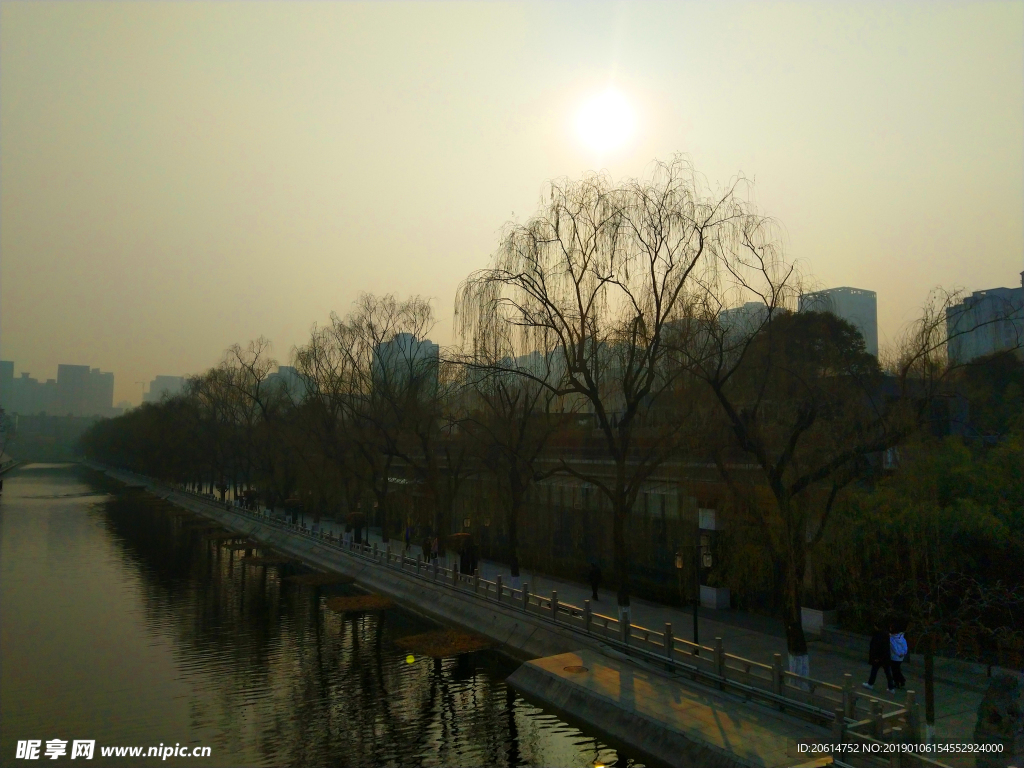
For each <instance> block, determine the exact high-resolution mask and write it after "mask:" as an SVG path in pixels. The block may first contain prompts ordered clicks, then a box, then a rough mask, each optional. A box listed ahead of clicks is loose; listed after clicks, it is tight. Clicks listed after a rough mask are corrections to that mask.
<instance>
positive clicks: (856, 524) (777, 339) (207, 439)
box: [82, 158, 1024, 671]
mask: <svg viewBox="0 0 1024 768" xmlns="http://www.w3.org/2000/svg"><path fill="white" fill-rule="evenodd" d="M745 186H746V183H745V182H744V181H743V180H742V179H740V180H738V181H737V182H735V183H734V184H732V185H731V186H729V187H727V188H726V189H724V190H720V191H712V190H711V189H710V188H709V187H708V185H707V183H706V182H705V181H704V180H703V179H702V177H700V176H699V175H698V174H697V173H696V172H695V171H694V170H693V169H692V168H691V167H690V165H689V164H688V163H687V162H686V161H685V160H684V159H682V158H676V159H675V160H673V161H672V162H670V163H667V164H658V165H656V166H655V167H654V168H653V170H652V172H651V173H650V174H648V175H647V176H646V177H644V178H642V179H639V180H634V181H630V182H627V183H623V184H614V183H612V182H611V181H610V180H609V179H608V178H607V177H606V176H603V175H588V176H586V177H584V178H583V179H582V180H579V181H567V180H562V181H556V182H552V183H551V184H550V186H549V188H548V190H547V194H546V195H545V198H546V202H545V203H544V204H543V205H542V207H541V209H540V210H539V211H538V213H537V214H536V215H535V216H534V217H533V218H531V219H530V220H529V221H528V222H527V223H525V224H510V225H508V226H507V227H506V229H505V230H504V231H503V233H502V235H501V240H500V243H499V246H498V248H497V250H496V251H495V254H494V255H493V257H492V259H491V262H490V264H489V265H488V266H487V267H486V268H485V269H483V270H480V271H478V272H475V273H473V274H472V275H470V276H469V277H468V278H467V279H466V281H465V282H464V283H463V284H462V286H461V287H460V290H459V293H458V296H457V300H456V307H455V316H456V327H457V331H458V334H457V335H458V345H457V346H456V347H453V348H451V349H445V350H442V351H441V353H440V354H437V355H431V354H429V350H426V351H425V349H424V347H423V346H422V344H420V342H421V341H422V340H423V339H424V338H425V337H426V336H427V334H428V333H429V332H430V330H431V328H432V325H433V314H432V308H431V306H430V305H429V303H428V302H427V301H425V300H423V299H421V298H419V297H413V298H409V299H405V300H401V299H398V298H396V297H394V296H391V295H386V296H370V295H364V296H363V297H361V298H360V299H359V301H358V302H357V303H356V305H355V307H354V308H353V310H352V311H351V312H350V313H349V314H348V315H346V316H345V317H339V316H336V315H332V316H331V318H330V321H329V322H328V323H326V324H324V325H322V326H319V325H318V326H315V327H314V328H313V329H312V331H311V334H310V338H309V340H308V341H307V342H306V343H305V344H304V345H302V346H301V347H299V348H297V349H295V350H294V352H293V360H292V362H293V365H294V367H295V370H296V372H297V373H296V376H295V377H294V379H286V378H283V377H281V376H279V375H274V374H273V371H274V369H275V367H276V366H277V364H276V361H274V360H273V359H272V358H271V357H270V354H269V344H268V343H267V341H266V340H265V339H258V340H256V341H254V342H252V343H250V344H249V345H248V346H246V347H241V346H237V345H236V346H234V347H231V348H230V349H229V350H228V351H227V352H226V353H225V356H224V358H223V360H222V361H221V363H220V364H219V365H218V366H216V367H214V368H211V369H210V370H209V371H207V372H206V373H204V374H201V375H198V376H195V377H193V378H191V379H190V380H189V382H188V385H187V387H186V389H185V391H184V392H183V393H182V394H181V395H179V396H176V397H173V398H169V399H166V400H164V401H162V402H160V403H157V404H145V405H143V406H142V407H140V408H137V409H134V410H132V411H130V412H129V413H126V414H125V415H123V416H121V417H118V418H116V419H110V420H105V421H103V422H101V423H99V424H97V425H96V426H95V427H94V428H93V429H92V430H90V432H89V433H88V434H87V435H86V436H85V437H84V438H83V442H82V444H83V449H84V451H85V453H86V454H87V455H88V456H90V457H91V458H94V459H97V460H100V461H103V462H106V463H110V464H114V465H118V466H123V467H127V468H130V469H133V470H135V471H139V472H143V473H145V474H148V475H152V476H156V477H160V478H163V479H166V480H168V481H172V482H177V483H186V484H191V485H193V486H195V487H200V488H203V489H205V490H206V491H207V492H211V493H220V494H222V495H226V494H227V493H228V492H231V493H232V494H233V495H234V496H235V498H245V497H246V494H247V493H248V494H249V498H252V497H253V496H254V495H258V498H259V499H260V500H261V502H262V503H263V504H265V505H267V506H277V505H282V504H284V503H285V502H286V501H287V500H290V499H295V500H298V501H300V502H301V503H302V504H303V505H304V507H305V508H307V509H309V510H311V511H313V512H314V514H317V515H320V514H330V515H332V516H335V517H341V518H343V519H346V520H349V521H351V522H353V523H355V524H363V522H364V521H365V520H367V519H368V517H369V514H370V510H371V509H376V510H377V519H378V520H379V521H380V524H381V528H382V533H383V535H384V537H385V538H387V537H390V536H396V535H399V534H400V532H401V531H402V529H403V527H404V526H405V525H406V523H407V522H408V521H407V520H406V519H402V518H401V517H400V515H399V513H398V512H397V511H396V506H395V505H394V504H393V503H392V498H393V496H394V494H395V490H396V489H395V487H394V486H395V484H396V482H397V483H415V484H416V487H417V488H418V489H419V497H420V498H421V500H423V501H422V505H421V507H420V508H419V510H418V511H417V515H418V520H417V523H418V524H419V525H421V526H425V527H428V528H429V529H430V530H432V531H433V532H436V533H440V534H442V535H446V534H449V533H451V532H453V531H455V530H456V529H457V528H458V524H457V521H456V520H455V517H454V515H455V509H456V502H457V501H458V500H459V499H460V494H462V493H464V488H465V486H466V483H467V481H468V480H469V479H471V478H479V477H487V478H488V479H489V482H491V483H492V484H493V485H494V486H495V487H496V488H498V489H499V493H498V494H497V499H498V500H499V502H500V504H501V506H502V509H501V513H502V517H503V518H504V522H505V525H504V529H505V530H506V531H507V532H508V546H507V552H506V555H505V556H506V557H507V559H508V562H509V564H510V565H511V567H512V571H513V575H514V576H517V575H518V568H519V561H520V559H521V558H522V557H523V556H524V553H523V552H522V551H521V550H520V545H519V539H520V536H519V534H518V526H519V524H520V521H521V520H522V519H523V514H522V513H523V508H524V504H526V500H527V498H528V496H529V493H530V491H531V488H533V487H534V486H535V485H536V484H537V483H541V482H544V481H546V480H548V479H550V478H554V477H566V478H573V479H574V480H575V481H578V482H580V483H584V484H586V486H587V487H589V488H593V489H594V490H595V492H596V493H597V494H599V495H600V497H601V498H602V499H603V507H602V508H603V509H606V510H607V515H608V522H609V525H610V528H611V531H612V542H613V563H614V574H613V577H614V583H615V588H616V590H617V602H618V606H619V611H620V615H621V616H628V615H629V606H630V598H631V595H632V594H633V592H634V587H633V584H632V579H633V574H634V570H635V569H634V567H633V565H632V562H631V555H630V552H631V546H630V544H631V539H630V537H631V527H632V526H631V520H633V519H634V516H635V515H636V513H637V505H638V503H639V501H638V500H639V499H640V498H641V494H642V493H643V492H644V489H645V488H646V487H648V484H649V483H650V481H651V479H652V478H653V477H655V476H661V475H663V474H664V473H665V472H666V471H668V468H669V467H674V468H680V467H681V468H682V469H673V470H672V471H674V472H680V473H683V474H685V472H686V471H688V470H686V469H685V468H686V467H688V466H692V467H712V468H713V472H714V474H715V476H716V477H717V482H718V483H719V484H720V485H721V486H722V487H723V488H725V489H727V496H728V499H727V500H724V501H722V503H723V504H726V505H728V506H729V507H730V509H731V511H732V513H733V515H734V518H735V519H736V520H738V521H742V522H743V525H737V526H736V527H735V529H733V530H731V531H729V532H727V533H726V534H725V538H724V544H725V545H727V546H725V547H724V550H723V552H724V554H723V558H722V562H721V564H720V565H719V566H718V567H716V571H715V578H716V579H719V580H721V581H724V582H726V583H730V584H732V585H734V588H735V591H736V592H737V593H738V599H739V600H740V601H741V602H742V601H744V600H746V601H747V602H746V606H747V607H750V608H754V609H757V608H760V609H762V610H764V609H767V608H770V609H772V610H774V611H776V612H777V613H778V615H779V616H780V617H781V618H782V619H783V621H784V623H785V626H786V631H787V642H788V647H789V652H790V664H791V668H793V669H794V670H802V671H806V668H807V644H806V638H805V636H804V632H803V629H802V620H801V609H802V607H803V606H804V605H806V604H807V602H808V601H811V602H812V603H825V602H830V603H832V604H833V605H841V606H843V607H844V608H845V609H846V615H847V617H848V619H849V620H850V621H852V622H854V623H855V624H856V623H858V622H864V621H867V620H868V619H869V616H870V614H871V613H872V611H876V610H881V609H882V608H881V606H882V602H881V601H879V600H878V599H876V598H877V597H878V595H880V594H881V595H886V596H894V595H896V594H897V593H899V592H900V590H901V586H900V585H902V584H905V583H912V584H918V585H922V589H925V588H926V587H927V586H928V585H934V584H936V583H938V582H937V578H938V575H939V574H944V573H952V572H956V573H965V574H966V573H971V574H972V575H973V577H975V578H976V580H977V583H978V584H980V585H981V588H982V589H997V588H999V589H1002V588H1006V587H1007V585H1008V584H1009V582H1010V581H1011V580H1012V581H1013V584H1009V588H1010V590H1011V592H1012V589H1013V588H1014V587H1015V585H1017V584H1019V583H1020V581H1021V566H1020V563H1022V562H1024V558H1022V555H1024V521H1022V519H1021V514H1022V513H1021V510H1022V503H1021V501H1022V499H1021V498H1020V493H1021V488H1022V487H1024V484H1022V483H1021V482H1020V480H1021V478H1020V471H1021V460H1020V457H1021V451H1020V449H1021V428H1022V425H1021V420H1020V414H1021V412H1022V410H1024V408H1022V405H1024V402H1022V385H1024V375H1022V367H1021V362H1020V358H1019V357H1018V356H1015V355H1014V354H1005V355H998V356H996V357H995V358H994V359H992V360H988V361H984V362H983V363H978V364H976V365H970V366H961V367H951V366H950V365H949V364H948V363H947V361H946V354H945V345H946V343H947V341H948V339H947V338H946V332H945V309H946V308H947V307H948V306H950V304H951V302H952V301H954V299H955V297H954V296H953V295H952V294H950V293H946V292H935V293H933V294H932V295H931V296H930V297H929V299H928V301H927V303H926V305H925V307H924V309H923V311H922V314H921V316H920V317H919V318H918V320H917V321H916V322H915V323H913V324H911V325H910V326H909V327H908V330H907V331H906V333H905V335H904V337H903V338H902V339H901V340H900V342H899V344H898V345H897V347H896V348H895V349H894V350H893V351H892V352H891V353H890V354H889V355H888V357H883V358H882V359H877V358H875V357H874V356H873V355H871V354H869V353H867V352H866V350H865V346H864V340H863V338H862V337H861V335H860V333H859V332H858V331H857V330H856V328H854V327H853V326H852V325H850V324H849V323H847V322H845V321H844V320H842V319H840V318H838V317H836V316H834V315H832V314H828V313H817V312H800V313H797V312H795V311H794V307H795V305H796V299H797V297H798V295H799V293H800V292H801V288H802V281H801V278H800V275H799V274H798V272H797V270H796V268H795V267H794V265H793V263H792V262H790V261H788V260H787V259H786V258H785V255H784V252H783V249H782V245H781V238H780V235H779V232H778V227H777V226H776V224H775V223H774V222H773V221H772V220H771V219H768V218H766V217H764V216H761V215H760V214H758V213H757V212H756V210H755V209H754V207H753V206H752V205H751V204H750V203H749V202H748V200H747V199H746V198H745V197H744V195H743V192H744V190H745ZM736 306H744V307H745V308H746V310H747V311H746V312H745V313H736V312H726V313H724V314H723V310H727V309H730V308H733V307H736ZM981 371H984V373H979V372H981ZM992 372H996V373H992ZM956 398H960V400H963V401H964V402H968V403H969V404H970V409H971V410H970V412H971V414H973V415H972V424H973V425H974V426H975V428H976V432H977V434H969V435H967V436H966V437H964V436H952V437H950V436H948V435H943V434H938V433H941V432H948V431H949V430H948V429H938V428H937V426H936V425H937V424H938V421H937V419H938V415H939V414H940V412H942V409H943V408H944V407H946V409H947V411H946V415H947V417H948V415H949V409H948V407H947V406H948V404H949V402H950V401H951V400H953V399H956ZM957 402H959V400H957ZM954 410H955V409H954ZM947 421H948V418H947ZM954 431H955V430H954ZM659 473H660V474H659ZM680 479H683V478H682V477H681V478H680ZM926 591H927V589H926ZM745 595H746V596H747V597H745ZM752 595H763V596H764V597H763V599H760V598H758V599H757V601H755V600H754V599H753V598H751V597H750V596H752ZM908 600H909V598H908ZM911 602H912V601H910V602H908V601H904V603H905V605H904V608H905V610H907V611H911V607H912V606H911ZM1008 605H1009V603H1008ZM916 615H920V616H923V615H924V614H923V613H921V612H920V611H919V612H918V614H916ZM1000 616H1003V614H1000ZM1004 620H1005V619H1004V618H1000V619H998V621H1004ZM922 621H923V619H922ZM976 623H977V622H976Z"/></svg>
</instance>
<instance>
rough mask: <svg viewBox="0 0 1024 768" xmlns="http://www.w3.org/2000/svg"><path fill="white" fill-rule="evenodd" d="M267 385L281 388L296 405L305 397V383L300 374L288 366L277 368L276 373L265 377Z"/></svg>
mask: <svg viewBox="0 0 1024 768" xmlns="http://www.w3.org/2000/svg"><path fill="white" fill-rule="evenodd" d="M267 384H269V385H270V386H278V387H281V388H282V389H283V391H284V392H285V394H287V395H288V397H290V398H291V399H292V401H293V402H296V403H298V402H299V401H301V400H302V399H303V398H304V397H305V396H306V382H305V381H304V380H303V378H302V374H300V373H299V372H298V371H297V370H295V368H294V367H293V366H290V365H279V366H277V371H276V372H275V373H272V374H270V375H269V376H267Z"/></svg>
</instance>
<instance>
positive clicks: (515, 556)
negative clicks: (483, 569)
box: [508, 471, 523, 583]
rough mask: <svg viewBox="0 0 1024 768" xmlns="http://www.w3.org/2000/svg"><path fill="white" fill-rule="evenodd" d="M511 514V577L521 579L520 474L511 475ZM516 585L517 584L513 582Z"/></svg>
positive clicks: (521, 495) (509, 516)
mask: <svg viewBox="0 0 1024 768" xmlns="http://www.w3.org/2000/svg"><path fill="white" fill-rule="evenodd" d="M509 474H510V475H511V476H510V477H509V490H510V493H509V506H510V508H509V512H508V548H509V553H510V557H509V560H510V565H511V566H512V571H511V575H512V578H513V579H518V578H519V509H520V507H521V506H522V504H523V489H522V483H521V481H520V479H519V476H518V473H516V472H515V471H513V472H510V473H509ZM513 583H515V582H513Z"/></svg>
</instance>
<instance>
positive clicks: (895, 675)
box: [889, 625, 907, 693]
mask: <svg viewBox="0 0 1024 768" xmlns="http://www.w3.org/2000/svg"><path fill="white" fill-rule="evenodd" d="M905 658H907V639H906V638H905V637H904V636H903V630H902V629H900V627H898V626H896V625H893V627H892V629H891V630H890V632H889V665H890V666H891V667H892V682H893V685H895V687H896V689H902V688H903V687H904V686H905V685H906V684H907V678H905V677H904V676H903V671H902V670H901V669H900V666H901V665H902V664H903V660H904V659H905ZM889 693H895V690H894V689H893V688H892V687H890V688H889Z"/></svg>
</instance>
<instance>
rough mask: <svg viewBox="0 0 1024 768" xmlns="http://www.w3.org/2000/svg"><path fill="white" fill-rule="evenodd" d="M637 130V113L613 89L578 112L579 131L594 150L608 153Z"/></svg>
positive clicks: (577, 128) (581, 136)
mask: <svg viewBox="0 0 1024 768" xmlns="http://www.w3.org/2000/svg"><path fill="white" fill-rule="evenodd" d="M635 131H636V113H635V112H634V111H633V108H632V107H631V106H630V104H629V102H628V101H626V98H625V97H624V96H623V95H622V94H621V93H619V92H618V91H616V90H613V89H609V90H607V91H604V92H603V93H599V94H597V95H595V96H592V97H591V98H590V99H588V100H587V101H586V102H585V103H584V104H583V106H582V107H581V108H580V111H579V113H578V114H577V115H576V133H577V134H578V135H579V137H580V139H581V140H582V141H583V143H584V144H586V145H587V146H588V147H590V148H591V149H594V150H597V151H598V152H607V151H608V150H611V149H616V148H618V147H621V146H622V145H623V144H625V143H626V142H627V141H628V140H629V139H630V138H631V137H632V136H633V133H634V132H635Z"/></svg>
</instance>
